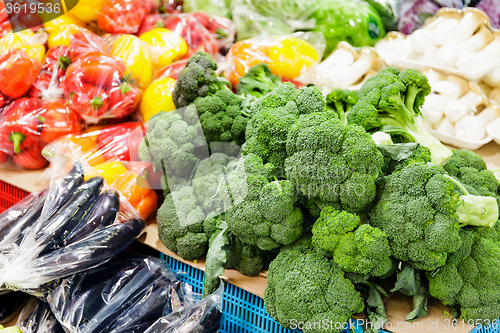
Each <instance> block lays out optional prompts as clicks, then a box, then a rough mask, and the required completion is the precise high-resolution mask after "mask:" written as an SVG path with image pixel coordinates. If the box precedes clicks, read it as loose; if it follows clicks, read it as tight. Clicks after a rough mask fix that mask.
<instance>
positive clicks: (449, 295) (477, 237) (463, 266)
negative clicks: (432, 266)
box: [427, 225, 500, 323]
mask: <svg viewBox="0 0 500 333" xmlns="http://www.w3.org/2000/svg"><path fill="white" fill-rule="evenodd" d="M460 236H461V238H462V246H461V247H460V248H459V249H458V251H456V252H454V253H452V254H450V255H449V257H448V260H447V261H446V265H445V266H444V267H441V268H440V269H439V270H438V271H436V272H434V273H432V272H428V273H427V277H428V279H429V291H430V294H431V295H432V296H434V297H436V298H438V299H440V300H441V301H442V302H443V303H444V304H448V305H460V307H461V317H462V319H463V320H465V321H468V320H474V322H476V321H479V320H480V321H481V322H482V323H485V321H486V320H489V321H493V320H496V319H498V317H500V271H499V270H498V267H499V265H500V225H497V226H496V227H495V228H492V229H489V228H466V229H462V230H461V231H460Z"/></svg>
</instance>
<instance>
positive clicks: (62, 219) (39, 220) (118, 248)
mask: <svg viewBox="0 0 500 333" xmlns="http://www.w3.org/2000/svg"><path fill="white" fill-rule="evenodd" d="M75 154H76V152H75ZM88 168H89V166H88V164H86V163H85V162H84V161H82V160H79V159H77V158H75V159H70V158H68V157H67V156H56V157H55V158H53V159H52V168H51V169H48V171H46V172H47V174H48V175H50V179H51V181H50V186H49V187H48V188H47V189H46V190H45V191H43V192H42V193H35V194H32V195H31V197H32V198H27V199H25V200H24V201H23V202H22V203H20V204H19V205H16V206H14V207H13V208H11V209H9V210H8V211H7V212H6V213H3V214H2V220H3V221H4V223H2V224H3V227H1V229H0V232H1V233H2V234H3V235H4V238H2V241H1V242H0V249H1V250H0V287H1V288H7V289H10V290H23V291H26V292H27V293H30V294H33V295H35V296H37V297H41V298H43V297H44V296H45V292H46V291H47V286H44V285H45V284H47V283H49V282H52V281H55V280H58V279H60V278H63V277H66V276H69V275H72V274H75V273H78V272H82V271H85V270H88V269H90V268H92V267H97V266H99V265H102V264H104V263H106V262H107V261H108V260H110V259H111V258H113V257H114V256H116V255H117V254H119V253H120V252H122V251H123V250H124V249H125V248H126V247H127V246H128V245H130V244H131V243H132V242H133V241H134V240H135V238H136V237H138V236H139V235H140V233H141V232H142V230H143V229H144V227H145V225H146V223H145V222H144V220H143V219H142V218H140V216H139V215H138V214H137V211H136V210H135V209H134V208H133V207H132V206H131V205H130V203H129V202H128V201H127V200H126V199H125V198H124V197H123V196H122V195H120V193H119V192H117V191H116V190H114V189H113V188H111V187H109V186H108V185H106V184H105V181H104V180H103V179H102V178H101V177H91V178H88V179H85V174H86V173H85V169H88ZM30 205H31V207H29V208H28V209H26V207H27V206H30ZM23 212H24V214H23Z"/></svg>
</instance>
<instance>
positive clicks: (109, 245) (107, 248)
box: [33, 219, 146, 282]
mask: <svg viewBox="0 0 500 333" xmlns="http://www.w3.org/2000/svg"><path fill="white" fill-rule="evenodd" d="M145 227H146V222H145V221H144V220H142V219H130V220H127V221H125V222H122V223H119V224H113V225H110V226H108V227H106V228H103V229H101V230H99V231H96V232H93V233H91V234H90V235H87V236H86V237H84V238H82V239H80V240H79V241H77V242H75V243H72V244H69V245H68V246H65V247H63V248H60V249H57V250H55V251H52V252H50V253H48V254H46V255H45V256H44V257H43V258H38V259H36V260H35V262H34V263H33V267H34V268H38V267H40V268H42V267H44V266H46V265H47V263H50V269H44V273H45V274H44V275H43V278H41V280H43V281H47V282H48V281H52V280H54V279H58V278H61V277H66V276H69V275H72V274H75V273H79V272H82V271H85V270H87V269H89V268H92V267H95V266H97V265H102V264H103V263H105V262H106V261H108V260H110V259H111V258H113V257H114V256H116V255H117V254H118V253H120V252H122V251H123V250H125V249H126V248H127V247H128V246H129V245H130V244H132V243H133V242H134V240H135V238H137V237H138V236H139V235H140V234H141V232H142V230H143V229H144V228H145Z"/></svg>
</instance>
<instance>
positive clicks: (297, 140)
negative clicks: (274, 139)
mask: <svg viewBox="0 0 500 333" xmlns="http://www.w3.org/2000/svg"><path fill="white" fill-rule="evenodd" d="M286 150H287V154H288V156H289V157H288V158H287V159H286V161H285V175H286V178H287V179H288V180H289V181H290V182H291V183H293V185H294V186H295V187H296V189H297V192H298V193H299V194H300V195H303V196H306V197H308V198H309V199H319V200H321V201H324V202H329V203H330V204H331V205H336V206H339V205H340V206H341V208H342V209H343V210H347V211H349V212H352V213H356V212H361V211H364V210H366V209H368V208H369V207H370V206H371V203H372V201H373V199H374V197H375V193H376V187H375V180H376V178H377V177H378V175H379V171H380V169H381V167H382V165H383V158H382V154H381V153H380V152H379V151H378V149H377V146H376V145H375V143H374V141H373V140H372V138H371V136H370V135H369V134H368V133H366V132H365V130H364V129H363V128H362V127H359V126H356V125H344V124H342V122H341V121H340V120H338V119H337V117H336V114H335V112H333V111H325V112H320V113H312V114H307V115H302V116H301V117H300V118H299V120H298V121H297V122H296V123H295V124H294V125H293V126H292V127H291V128H290V130H289V132H288V135H287V142H286Z"/></svg>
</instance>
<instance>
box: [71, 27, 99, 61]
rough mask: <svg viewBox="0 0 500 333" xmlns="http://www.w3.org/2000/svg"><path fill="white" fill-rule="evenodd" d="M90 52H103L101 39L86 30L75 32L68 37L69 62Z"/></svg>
mask: <svg viewBox="0 0 500 333" xmlns="http://www.w3.org/2000/svg"><path fill="white" fill-rule="evenodd" d="M90 52H104V47H103V42H102V39H101V37H99V36H97V35H96V34H95V33H93V32H92V31H88V30H85V31H81V32H77V33H76V34H74V35H72V36H70V38H69V56H70V59H71V61H74V60H75V59H77V58H78V57H79V56H81V55H84V54H87V53H90Z"/></svg>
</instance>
